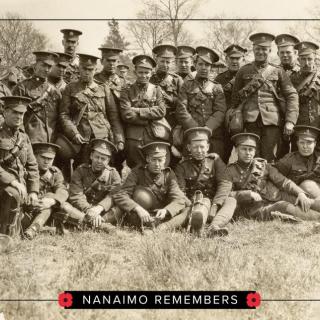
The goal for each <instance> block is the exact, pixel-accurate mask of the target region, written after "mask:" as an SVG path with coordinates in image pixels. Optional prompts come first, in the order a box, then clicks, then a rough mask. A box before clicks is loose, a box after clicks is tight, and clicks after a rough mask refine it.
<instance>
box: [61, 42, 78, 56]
mask: <svg viewBox="0 0 320 320" xmlns="http://www.w3.org/2000/svg"><path fill="white" fill-rule="evenodd" d="M78 44H79V40H73V39H63V40H62V45H63V47H64V53H68V54H71V55H72V56H74V55H75V54H76V49H77V47H78Z"/></svg>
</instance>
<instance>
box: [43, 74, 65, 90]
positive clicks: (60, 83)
mask: <svg viewBox="0 0 320 320" xmlns="http://www.w3.org/2000/svg"><path fill="white" fill-rule="evenodd" d="M48 81H49V83H50V84H52V85H53V86H54V87H55V88H56V89H57V90H58V91H59V92H60V94H62V92H63V91H64V89H65V88H66V86H67V83H66V82H65V81H64V79H57V78H54V77H50V76H49V77H48Z"/></svg>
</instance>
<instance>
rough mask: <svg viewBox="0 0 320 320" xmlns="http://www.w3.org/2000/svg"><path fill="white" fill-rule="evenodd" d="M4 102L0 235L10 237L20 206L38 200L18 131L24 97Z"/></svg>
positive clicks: (26, 143)
mask: <svg viewBox="0 0 320 320" xmlns="http://www.w3.org/2000/svg"><path fill="white" fill-rule="evenodd" d="M1 99H2V100H3V102H4V123H3V125H2V126H1V128H0V199H1V202H0V232H1V233H4V234H8V235H10V236H12V237H15V236H18V235H19V233H20V226H21V224H20V222H21V218H22V213H21V206H22V204H24V203H28V204H31V205H34V204H36V203H37V201H38V193H39V171H38V166H37V161H36V159H35V157H34V154H33V151H32V146H31V143H30V140H29V138H28V136H27V134H25V133H24V131H23V130H21V129H20V128H21V127H22V126H23V116H24V114H25V112H26V111H27V104H28V103H29V102H30V101H31V100H30V99H29V98H26V97H19V96H8V97H2V98H1Z"/></svg>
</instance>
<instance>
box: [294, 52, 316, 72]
mask: <svg viewBox="0 0 320 320" xmlns="http://www.w3.org/2000/svg"><path fill="white" fill-rule="evenodd" d="M298 60H299V63H300V70H301V71H303V72H311V71H313V70H314V69H315V66H316V61H315V60H316V57H315V54H314V53H310V54H305V55H303V56H299V58H298Z"/></svg>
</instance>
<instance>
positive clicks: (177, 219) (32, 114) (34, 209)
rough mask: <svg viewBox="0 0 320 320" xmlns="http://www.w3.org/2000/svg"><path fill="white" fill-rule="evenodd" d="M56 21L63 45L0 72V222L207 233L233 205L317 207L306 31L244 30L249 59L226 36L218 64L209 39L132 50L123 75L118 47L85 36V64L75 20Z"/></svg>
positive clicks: (315, 105) (21, 228)
mask: <svg viewBox="0 0 320 320" xmlns="http://www.w3.org/2000/svg"><path fill="white" fill-rule="evenodd" d="M61 32H62V34H63V40H62V44H63V47H64V52H61V53H56V52H49V51H38V52H34V55H35V58H36V62H35V64H34V65H32V66H27V67H26V68H24V70H25V72H27V73H28V74H27V76H28V77H27V78H25V79H24V80H21V81H17V83H16V84H15V85H14V86H12V87H11V88H10V89H9V88H8V87H7V86H6V85H5V83H3V82H2V83H0V97H1V101H2V117H3V119H2V122H1V123H2V124H1V127H0V198H1V203H0V232H1V233H2V234H6V235H9V236H11V237H16V236H20V235H22V236H23V237H24V238H26V239H33V238H34V237H35V236H36V235H37V234H38V233H39V232H40V231H41V230H42V229H43V228H44V227H45V225H46V224H47V225H48V224H49V225H52V224H54V225H55V226H56V227H57V229H58V230H60V231H61V232H67V231H66V230H68V229H70V228H71V229H73V228H76V229H86V228H94V229H97V230H103V231H106V232H109V233H110V232H114V231H115V230H117V228H118V227H119V226H123V225H127V226H131V227H135V228H138V229H139V230H141V231H142V232H143V233H148V232H154V230H168V231H169V230H174V229H177V228H186V229H187V231H188V232H192V233H194V234H197V235H200V236H208V237H213V236H217V235H218V236H223V235H227V234H228V229H227V227H226V226H227V224H228V223H229V222H230V221H231V220H232V219H236V218H238V217H245V218H252V219H257V220H271V219H275V218H277V219H281V220H284V221H290V222H299V221H301V220H314V221H319V220H320V185H319V184H320V157H319V155H318V153H317V141H318V136H319V133H320V130H319V125H320V122H319V120H320V73H319V71H318V70H317V66H316V53H317V49H318V48H319V47H318V46H317V45H316V44H314V43H311V42H306V41H302V42H301V41H299V40H298V39H297V38H296V37H294V36H292V35H289V34H280V35H278V36H276V37H275V36H273V35H271V34H269V33H256V34H253V35H251V36H250V38H249V39H250V40H251V41H252V44H253V47H252V48H253V49H252V50H253V55H254V61H252V62H250V63H246V62H245V58H246V53H247V49H246V48H243V47H241V46H240V45H238V44H231V45H230V46H228V47H227V48H226V49H225V51H224V53H225V59H226V63H227V70H226V71H225V72H223V73H220V74H218V75H216V74H214V72H213V66H214V64H215V63H217V62H218V61H219V55H218V54H217V53H216V52H215V51H214V50H213V49H210V48H207V47H204V46H199V47H197V48H192V47H190V46H186V45H181V46H178V47H175V46H173V45H170V44H160V45H158V46H156V47H155V48H153V56H149V55H137V56H135V57H134V58H133V59H132V63H133V65H134V74H135V77H136V80H135V81H134V82H133V83H132V82H130V81H129V80H128V79H127V74H128V70H129V69H130V67H129V66H126V65H123V64H120V63H119V61H120V56H121V53H122V50H121V49H118V48H109V47H101V48H99V50H100V51H101V64H102V66H103V69H102V71H100V72H97V62H98V60H99V57H96V56H93V55H88V54H83V53H78V52H77V47H78V44H79V38H80V36H81V34H82V32H81V31H78V30H72V29H63V30H61ZM273 41H275V43H276V45H277V48H278V56H279V58H280V62H281V64H280V65H274V64H272V63H270V62H269V58H270V54H271V45H272V42H273ZM174 71H176V72H174ZM232 150H234V151H233V156H231V154H232ZM235 157H236V158H237V160H236V161H235V162H232V163H229V164H228V162H230V159H231V158H235ZM124 164H126V165H127V166H128V167H129V168H130V172H129V173H128V175H127V176H126V177H125V176H124V173H123V172H124V171H123V165H124Z"/></svg>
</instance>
